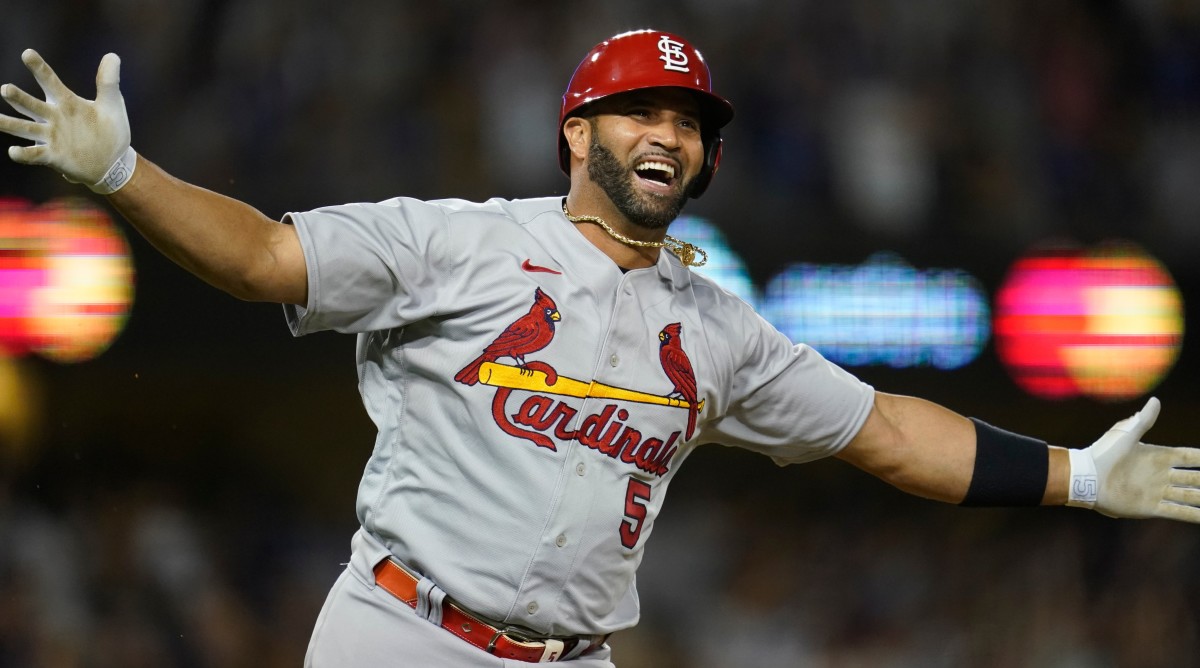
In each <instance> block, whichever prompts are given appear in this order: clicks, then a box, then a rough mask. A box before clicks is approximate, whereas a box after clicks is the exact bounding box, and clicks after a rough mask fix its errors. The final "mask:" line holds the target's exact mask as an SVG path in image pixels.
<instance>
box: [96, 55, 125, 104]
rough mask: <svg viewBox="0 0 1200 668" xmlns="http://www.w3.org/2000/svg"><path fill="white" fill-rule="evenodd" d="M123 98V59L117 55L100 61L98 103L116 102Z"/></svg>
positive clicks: (97, 87)
mask: <svg viewBox="0 0 1200 668" xmlns="http://www.w3.org/2000/svg"><path fill="white" fill-rule="evenodd" d="M120 98H121V58H120V57H119V56H117V54H115V53H109V54H106V55H105V56H104V57H103V58H101V59H100V68H99V69H97V70H96V101H97V102H105V101H116V100H119V99H120Z"/></svg>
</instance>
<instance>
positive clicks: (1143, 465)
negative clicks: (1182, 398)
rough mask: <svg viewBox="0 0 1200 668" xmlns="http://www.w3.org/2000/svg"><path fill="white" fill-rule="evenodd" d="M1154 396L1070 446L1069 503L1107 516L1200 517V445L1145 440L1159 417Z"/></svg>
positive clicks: (1195, 519) (1197, 520)
mask: <svg viewBox="0 0 1200 668" xmlns="http://www.w3.org/2000/svg"><path fill="white" fill-rule="evenodd" d="M1158 411H1159V402H1158V399H1155V398H1153V397H1151V399H1150V400H1149V401H1148V402H1146V406H1145V407H1144V408H1142V410H1140V411H1138V413H1137V414H1136V415H1134V416H1133V417H1130V418H1126V419H1124V420H1121V421H1120V422H1118V423H1116V424H1115V425H1113V427H1112V429H1109V430H1108V432H1107V433H1105V434H1104V435H1103V436H1101V437H1100V440H1098V441H1096V442H1095V443H1093V444H1092V445H1091V446H1089V447H1087V448H1085V449H1083V450H1071V451H1070V455H1071V490H1070V500H1069V501H1068V502H1067V505H1072V506H1084V507H1087V508H1093V507H1094V508H1095V509H1096V511H1097V512H1100V513H1102V514H1104V515H1108V516H1109V517H1164V518H1167V519H1173V520H1181V521H1184V522H1195V523H1200V471H1190V470H1187V468H1186V467H1200V449H1196V448H1169V447H1163V446H1161V445H1150V444H1148V443H1142V442H1141V440H1140V439H1141V438H1142V434H1145V433H1146V432H1147V431H1148V430H1149V429H1150V427H1152V426H1154V421H1155V420H1156V419H1157V418H1158Z"/></svg>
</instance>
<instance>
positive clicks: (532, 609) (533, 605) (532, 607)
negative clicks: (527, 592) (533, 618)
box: [525, 601, 538, 615]
mask: <svg viewBox="0 0 1200 668" xmlns="http://www.w3.org/2000/svg"><path fill="white" fill-rule="evenodd" d="M525 611H526V612H528V613H529V614H531V615H536V614H537V611H538V604H537V601H530V602H529V605H527V606H525Z"/></svg>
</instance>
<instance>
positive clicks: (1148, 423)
mask: <svg viewBox="0 0 1200 668" xmlns="http://www.w3.org/2000/svg"><path fill="white" fill-rule="evenodd" d="M1161 408H1162V404H1160V403H1159V401H1158V397H1150V400H1149V401H1147V402H1146V405H1145V406H1143V407H1142V410H1140V411H1138V412H1137V415H1134V416H1133V423H1132V424H1130V425H1129V432H1130V433H1132V434H1136V435H1137V437H1138V438H1141V437H1142V434H1144V433H1146V432H1147V431H1149V430H1150V427H1153V426H1154V422H1155V420H1157V419H1158V411H1159V410H1160V409H1161Z"/></svg>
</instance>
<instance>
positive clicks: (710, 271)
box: [670, 216, 759, 307]
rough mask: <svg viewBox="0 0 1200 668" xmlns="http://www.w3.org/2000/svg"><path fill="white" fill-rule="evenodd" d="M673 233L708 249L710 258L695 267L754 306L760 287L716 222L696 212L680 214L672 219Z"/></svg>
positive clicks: (698, 271) (700, 272)
mask: <svg viewBox="0 0 1200 668" xmlns="http://www.w3.org/2000/svg"><path fill="white" fill-rule="evenodd" d="M670 232H671V236H673V237H675V238H677V239H681V240H683V241H686V242H688V243H691V244H695V245H697V246H699V247H701V248H703V249H704V252H706V253H708V262H706V263H705V264H704V266H702V267H695V268H694V269H693V271H695V272H696V273H698V274H701V275H703V276H707V277H708V278H711V279H712V280H713V281H715V282H716V283H717V285H720V286H721V287H723V288H725V289H726V290H728V291H730V292H732V293H733V294H735V295H737V296H738V297H740V298H741V299H742V301H744V302H746V303H747V304H750V305H751V306H755V307H757V306H758V300H759V297H758V288H757V287H755V285H754V281H753V280H751V278H750V271H749V270H748V269H747V268H746V262H745V260H743V259H742V256H740V255H738V254H737V252H736V251H734V250H733V249H732V248H730V247H729V241H728V240H727V239H726V238H725V235H724V234H723V233H722V232H721V230H719V229H718V228H717V226H716V225H713V224H712V223H710V222H708V221H707V220H705V219H703V218H697V217H696V216H680V217H679V218H678V219H676V220H675V222H673V223H671V230H670Z"/></svg>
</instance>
